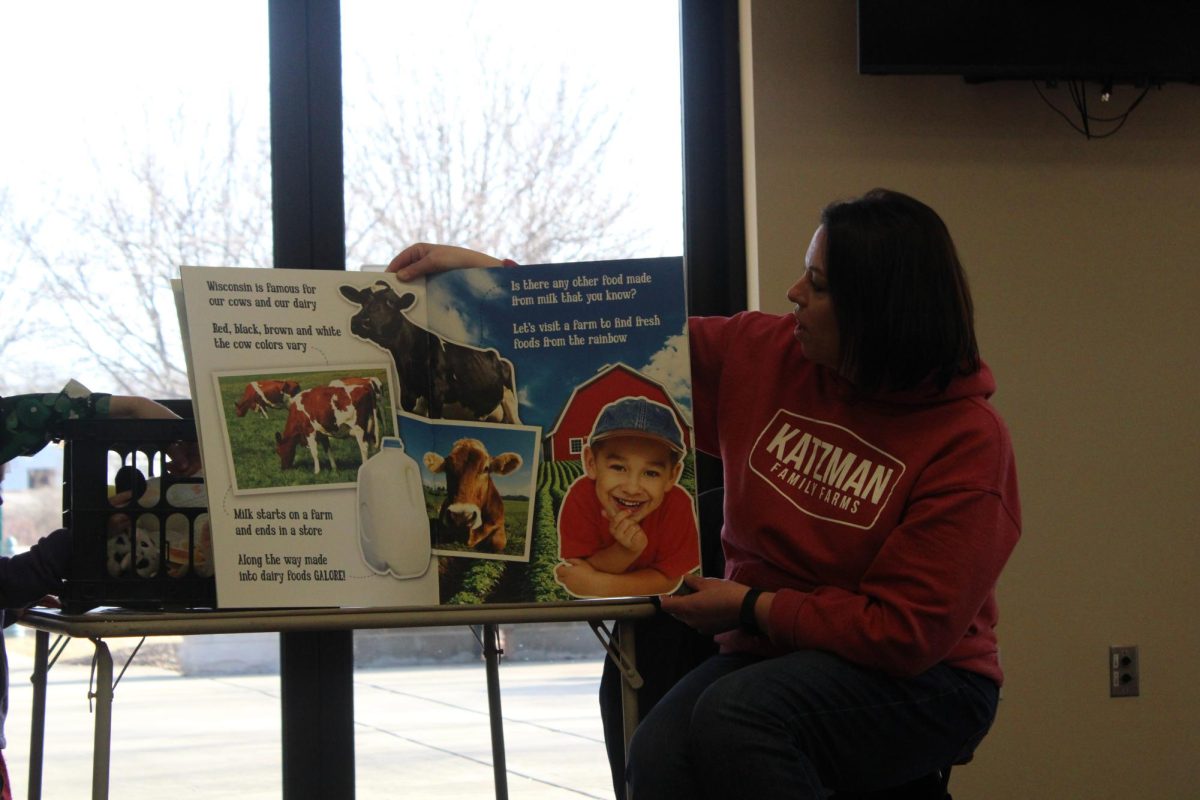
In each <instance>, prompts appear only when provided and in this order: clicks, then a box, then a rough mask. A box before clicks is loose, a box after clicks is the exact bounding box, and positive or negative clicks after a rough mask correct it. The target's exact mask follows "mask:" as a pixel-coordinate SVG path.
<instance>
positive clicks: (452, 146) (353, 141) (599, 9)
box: [342, 0, 683, 269]
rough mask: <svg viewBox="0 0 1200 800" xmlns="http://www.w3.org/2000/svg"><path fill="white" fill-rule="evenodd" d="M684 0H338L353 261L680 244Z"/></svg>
mask: <svg viewBox="0 0 1200 800" xmlns="http://www.w3.org/2000/svg"><path fill="white" fill-rule="evenodd" d="M678 31H679V9H678V5H677V3H675V2H670V1H669V0H657V1H656V2H645V0H617V1H615V2H608V3H577V2H570V3H563V2H550V1H549V0H511V1H510V2H504V3H493V2H471V1H469V0H459V1H458V2H447V3H428V2H417V1H416V0H408V2H394V1H393V0H347V1H346V2H344V3H343V7H342V63H343V80H342V86H343V92H344V117H343V122H344V128H345V137H344V139H345V177H346V222H347V224H346V235H347V264H348V266H349V267H350V268H352V269H353V268H356V267H357V266H358V265H360V264H364V263H380V262H383V263H386V262H387V260H388V259H390V258H391V256H392V255H394V254H395V252H396V251H397V250H398V249H399V248H400V247H402V246H404V245H407V244H411V243H413V242H416V241H434V242H449V243H452V244H461V245H467V246H471V247H475V248H479V249H483V250H485V251H488V252H492V253H497V254H500V255H501V256H502V257H504V256H511V257H514V258H517V259H520V260H522V261H524V262H525V263H540V262H547V261H569V260H591V259H598V258H629V257H644V256H659V255H679V254H680V253H682V251H683V190H682V156H681V136H680V81H679V34H678Z"/></svg>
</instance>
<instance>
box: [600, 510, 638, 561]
mask: <svg viewBox="0 0 1200 800" xmlns="http://www.w3.org/2000/svg"><path fill="white" fill-rule="evenodd" d="M604 514H605V516H608V512H607V511H606V512H604ZM630 516H631V514H630V512H628V511H619V512H617V515H616V516H615V517H612V518H610V520H609V524H608V532H609V533H610V534H612V537H613V538H614V539H616V540H617V542H619V543H620V545H621V546H622V547H624V548H625V549H626V550H630V551H632V552H634V553H641V552H642V551H643V550H645V549H646V545H647V544H648V543H649V540H648V539H647V538H646V532H645V531H643V530H642V526H641V525H638V524H637V523H636V522H634V521H633V520H632V519H630Z"/></svg>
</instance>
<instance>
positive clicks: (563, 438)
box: [542, 363, 692, 461]
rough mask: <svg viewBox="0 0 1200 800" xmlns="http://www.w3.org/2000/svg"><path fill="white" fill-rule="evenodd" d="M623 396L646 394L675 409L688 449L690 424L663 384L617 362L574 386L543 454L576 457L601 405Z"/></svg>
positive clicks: (549, 457)
mask: <svg viewBox="0 0 1200 800" xmlns="http://www.w3.org/2000/svg"><path fill="white" fill-rule="evenodd" d="M622 397H645V398H648V399H650V400H653V401H655V402H657V403H662V404H663V405H665V406H666V407H667V408H669V409H671V410H672V411H673V412H675V418H676V419H677V420H678V421H679V427H680V429H681V430H682V431H683V444H684V446H685V447H687V448H688V450H691V448H692V430H691V426H690V424H689V423H688V420H687V418H686V417H684V415H683V412H681V411H680V410H679V406H677V405H676V404H675V401H674V400H672V399H671V396H670V395H669V394H668V393H667V391H666V390H665V389H664V388H663V387H662V384H660V383H658V381H655V380H652V379H651V378H647V377H646V376H645V375H643V374H642V373H640V372H638V371H637V370H635V369H633V368H632V367H629V366H627V365H625V364H621V363H617V364H609V365H608V366H605V367H602V368H601V369H600V370H599V371H598V372H597V373H596V374H595V375H594V376H593V377H592V378H591V379H590V380H588V381H585V382H584V383H581V384H579V385H578V386H576V387H575V391H573V392H572V393H571V396H570V397H569V398H568V399H567V402H566V405H564V406H563V409H562V411H561V412H560V413H559V415H558V418H557V419H556V420H555V421H554V427H553V428H551V429H550V433H548V434H547V435H546V438H545V440H544V442H543V444H542V457H543V458H545V459H547V460H549V461H573V460H575V459H578V458H579V454H580V453H582V452H583V445H584V444H585V443H586V442H587V438H588V434H590V433H591V432H592V425H593V424H594V423H595V421H596V417H597V415H599V413H600V409H602V408H604V407H605V406H606V405H608V404H609V403H611V402H613V401H614V400H620V399H621V398H622Z"/></svg>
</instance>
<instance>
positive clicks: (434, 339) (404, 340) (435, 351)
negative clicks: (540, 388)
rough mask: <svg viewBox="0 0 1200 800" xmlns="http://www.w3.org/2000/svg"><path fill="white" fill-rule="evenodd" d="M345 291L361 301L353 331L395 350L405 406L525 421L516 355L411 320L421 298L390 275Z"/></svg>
mask: <svg viewBox="0 0 1200 800" xmlns="http://www.w3.org/2000/svg"><path fill="white" fill-rule="evenodd" d="M341 292H342V296H343V297H345V298H346V299H347V300H349V301H350V302H352V303H356V304H357V305H359V306H361V308H360V309H359V310H358V311H357V312H355V314H354V316H353V317H352V318H351V319H350V332H351V333H353V334H354V335H355V336H357V337H359V338H360V339H366V340H368V341H371V342H374V343H375V344H377V345H379V346H380V347H382V348H383V349H385V350H387V351H388V352H390V353H391V354H392V360H393V361H394V362H395V364H396V372H397V374H398V375H399V377H400V405H401V407H402V408H403V409H404V410H405V411H408V412H410V413H418V414H426V415H427V416H429V417H431V418H433V419H470V420H485V421H488V422H503V423H506V424H511V423H519V422H520V419H519V418H518V412H517V385H516V380H515V379H514V376H513V365H512V362H511V361H509V360H508V359H506V358H503V357H502V356H501V355H500V354H499V353H497V352H496V351H495V350H492V349H488V350H483V349H480V348H477V347H471V346H469V345H464V344H458V343H457V342H448V341H446V340H445V339H443V338H442V337H440V336H438V335H437V334H436V333H433V332H432V331H428V330H426V329H425V328H422V327H420V326H419V325H417V324H416V323H414V322H412V321H411V320H409V318H408V317H407V316H405V314H404V311H405V310H406V309H408V308H411V307H412V305H413V304H414V303H415V302H416V299H417V298H416V295H415V294H413V293H412V292H405V293H404V294H396V292H395V290H394V289H393V288H392V287H391V286H390V285H389V284H387V283H385V282H384V281H377V282H376V283H375V285H374V286H371V287H370V288H366V289H358V288H356V287H353V286H342V287H341Z"/></svg>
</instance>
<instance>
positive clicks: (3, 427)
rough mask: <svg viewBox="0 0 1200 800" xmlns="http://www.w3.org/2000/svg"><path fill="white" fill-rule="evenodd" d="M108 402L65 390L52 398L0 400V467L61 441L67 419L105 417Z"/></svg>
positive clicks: (105, 396) (106, 397)
mask: <svg viewBox="0 0 1200 800" xmlns="http://www.w3.org/2000/svg"><path fill="white" fill-rule="evenodd" d="M75 386H78V384H75ZM68 388H71V387H70V385H69V387H68ZM111 399H112V396H111V395H108V394H99V393H87V394H79V393H78V392H77V391H76V390H72V391H71V393H68V389H63V390H62V391H61V392H57V393H55V394H19V395H14V396H12V397H0V464H3V463H5V462H7V461H10V460H12V459H13V458H15V457H17V456H31V455H33V454H35V453H37V452H38V451H39V450H41V449H42V448H43V447H45V446H46V445H47V444H48V443H49V442H51V441H56V440H58V439H61V438H62V437H63V423H64V422H66V421H67V420H69V419H94V418H97V417H107V416H108V411H109V404H110V402H111Z"/></svg>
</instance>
